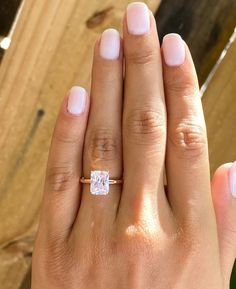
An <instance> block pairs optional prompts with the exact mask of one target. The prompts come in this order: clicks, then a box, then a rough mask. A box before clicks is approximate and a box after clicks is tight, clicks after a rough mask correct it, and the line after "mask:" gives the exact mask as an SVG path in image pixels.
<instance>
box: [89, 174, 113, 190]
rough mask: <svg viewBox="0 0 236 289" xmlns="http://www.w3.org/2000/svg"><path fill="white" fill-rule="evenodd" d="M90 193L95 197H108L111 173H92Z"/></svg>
mask: <svg viewBox="0 0 236 289" xmlns="http://www.w3.org/2000/svg"><path fill="white" fill-rule="evenodd" d="M90 179H91V184H90V192H91V194H93V195H107V194H108V192H109V172H108V171H91V177H90Z"/></svg>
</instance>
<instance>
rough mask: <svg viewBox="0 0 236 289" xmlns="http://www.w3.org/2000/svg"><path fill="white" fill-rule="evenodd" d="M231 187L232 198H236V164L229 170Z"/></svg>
mask: <svg viewBox="0 0 236 289" xmlns="http://www.w3.org/2000/svg"><path fill="white" fill-rule="evenodd" d="M229 187H230V192H231V194H232V196H233V197H234V198H236V162H234V163H233V164H232V166H231V167H230V169H229Z"/></svg>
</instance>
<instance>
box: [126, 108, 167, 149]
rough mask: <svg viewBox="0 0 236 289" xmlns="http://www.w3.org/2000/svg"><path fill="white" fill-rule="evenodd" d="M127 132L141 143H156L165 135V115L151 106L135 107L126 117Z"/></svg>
mask: <svg viewBox="0 0 236 289" xmlns="http://www.w3.org/2000/svg"><path fill="white" fill-rule="evenodd" d="M126 129H127V134H128V135H131V136H132V137H133V139H134V140H135V141H138V142H141V143H146V142H148V143H154V142H156V141H157V140H159V139H162V138H163V137H164V136H165V133H166V128H165V123H164V117H163V116H162V115H160V113H158V112H157V111H154V110H152V109H149V108H146V109H145V108H142V109H135V110H133V111H132V112H131V113H130V114H129V115H128V116H127V118H126Z"/></svg>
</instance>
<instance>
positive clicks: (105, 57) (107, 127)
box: [78, 29, 123, 229]
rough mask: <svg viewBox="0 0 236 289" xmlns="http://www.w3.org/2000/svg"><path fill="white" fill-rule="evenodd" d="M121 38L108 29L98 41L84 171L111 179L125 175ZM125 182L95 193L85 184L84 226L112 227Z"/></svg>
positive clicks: (81, 209)
mask: <svg viewBox="0 0 236 289" xmlns="http://www.w3.org/2000/svg"><path fill="white" fill-rule="evenodd" d="M121 51H122V49H121V39H120V35H119V33H118V31H116V30H114V29H108V30H106V31H104V32H103V34H102V36H101V39H100V40H99V41H98V42H97V43H96V45H95V50H94V62H93V71H92V86H91V108H90V115H89V122H88V127H87V132H86V137H85V146H84V159H83V172H84V177H85V178H90V173H91V171H94V170H101V171H109V177H110V179H120V178H122V146H121V142H122V141H121V117H122V94H123V91H122V90H123V75H122V73H123V69H122V61H123V56H122V52H121ZM120 192H121V185H113V186H110V189H109V193H108V194H107V195H102V196H99V195H93V194H91V192H90V185H89V184H83V193H82V201H81V208H80V212H79V215H81V216H86V218H84V217H82V218H78V222H79V223H80V221H79V220H80V219H81V220H82V221H81V226H88V222H89V223H90V224H91V223H93V224H97V226H96V227H98V228H100V229H101V227H102V226H103V225H104V228H106V229H107V228H109V225H108V222H110V224H112V223H113V221H114V219H115V216H116V211H117V206H118V204H119V199H120Z"/></svg>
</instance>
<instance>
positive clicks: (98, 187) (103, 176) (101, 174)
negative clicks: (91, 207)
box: [80, 171, 123, 195]
mask: <svg viewBox="0 0 236 289" xmlns="http://www.w3.org/2000/svg"><path fill="white" fill-rule="evenodd" d="M80 182H81V183H83V184H90V192H91V194H92V195H107V194H108V193H109V185H116V184H122V183H123V180H110V179H109V172H108V171H91V176H90V179H85V178H84V177H82V178H80Z"/></svg>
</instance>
